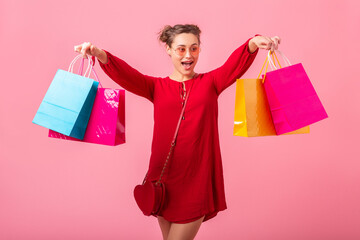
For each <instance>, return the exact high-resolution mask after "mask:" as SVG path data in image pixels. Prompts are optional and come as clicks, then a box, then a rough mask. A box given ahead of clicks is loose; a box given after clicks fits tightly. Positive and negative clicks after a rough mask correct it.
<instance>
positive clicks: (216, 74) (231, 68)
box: [210, 34, 259, 95]
mask: <svg viewBox="0 0 360 240" xmlns="http://www.w3.org/2000/svg"><path fill="white" fill-rule="evenodd" d="M258 35H259V34H256V35H255V36H258ZM251 39H252V38H249V39H248V40H247V41H246V42H245V43H244V44H242V45H241V46H240V47H238V48H237V49H236V50H235V51H234V52H233V53H232V54H231V55H230V57H229V58H228V59H227V60H226V62H225V63H224V64H223V65H222V66H221V67H219V68H217V69H215V70H213V71H211V72H210V73H211V74H212V75H213V81H214V86H215V89H216V91H217V93H218V95H219V94H220V93H221V92H222V91H224V90H225V89H226V88H227V87H229V86H230V85H232V84H233V83H234V82H235V81H236V79H238V78H240V77H241V76H242V75H243V74H244V73H245V72H246V71H247V70H248V68H249V67H250V66H251V64H252V62H253V61H254V60H255V57H256V55H257V53H258V51H259V48H257V47H254V46H249V41H250V40H251ZM250 48H251V49H250ZM253 49H256V50H255V51H254V52H251V51H252V50H253Z"/></svg>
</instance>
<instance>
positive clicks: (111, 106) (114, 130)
mask: <svg viewBox="0 0 360 240" xmlns="http://www.w3.org/2000/svg"><path fill="white" fill-rule="evenodd" d="M82 66H83V62H82V63H81V66H80V70H79V72H82ZM91 67H92V66H91ZM92 72H93V73H94V75H95V76H96V78H97V80H98V81H99V79H98V76H97V75H96V72H95V71H94V69H93V67H92ZM100 86H101V84H100ZM48 136H49V137H52V138H61V139H66V140H74V141H83V142H88V143H97V144H103V145H110V146H115V145H119V144H122V143H125V90H123V89H111V88H102V87H99V88H98V90H97V94H96V97H95V101H94V105H93V108H92V111H91V115H90V119H89V122H88V125H87V128H86V132H85V135H84V139H83V140H79V139H76V138H72V137H69V136H66V135H63V134H61V133H58V132H55V131H53V130H49V135H48Z"/></svg>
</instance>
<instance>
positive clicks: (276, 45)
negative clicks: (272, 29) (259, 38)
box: [271, 36, 280, 49]
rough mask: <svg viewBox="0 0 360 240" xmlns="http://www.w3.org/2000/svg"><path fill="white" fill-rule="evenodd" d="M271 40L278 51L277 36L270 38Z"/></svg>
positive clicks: (278, 39)
mask: <svg viewBox="0 0 360 240" xmlns="http://www.w3.org/2000/svg"><path fill="white" fill-rule="evenodd" d="M271 39H272V40H273V41H274V44H275V49H278V48H279V44H280V38H279V37H278V36H275V37H272V38H271Z"/></svg>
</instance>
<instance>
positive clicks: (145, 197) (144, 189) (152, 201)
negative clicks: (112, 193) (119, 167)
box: [134, 181, 165, 216]
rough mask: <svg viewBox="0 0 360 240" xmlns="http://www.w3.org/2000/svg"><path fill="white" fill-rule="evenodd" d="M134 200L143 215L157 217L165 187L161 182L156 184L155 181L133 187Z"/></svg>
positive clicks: (163, 199) (163, 197) (161, 205)
mask: <svg viewBox="0 0 360 240" xmlns="http://www.w3.org/2000/svg"><path fill="white" fill-rule="evenodd" d="M134 198H135V201H136V203H137V205H138V206H139V208H140V210H141V211H142V212H143V213H144V215H146V216H150V215H151V214H155V215H157V214H158V213H159V212H160V211H161V209H162V207H163V205H164V201H165V185H164V183H162V182H158V183H157V184H156V183H155V181H154V182H151V181H146V182H145V183H144V184H142V185H137V186H136V187H135V189H134Z"/></svg>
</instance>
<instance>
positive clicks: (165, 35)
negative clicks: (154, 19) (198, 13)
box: [158, 24, 201, 47]
mask: <svg viewBox="0 0 360 240" xmlns="http://www.w3.org/2000/svg"><path fill="white" fill-rule="evenodd" d="M180 33H192V34H194V35H195V36H196V37H197V39H198V41H199V46H200V33H201V30H200V28H199V27H198V26H197V25H194V24H176V25H174V26H173V27H171V26H170V25H166V26H165V27H163V29H162V30H161V31H160V32H159V33H158V35H159V37H158V39H159V41H160V42H164V43H166V44H167V45H168V46H169V47H171V44H172V43H173V41H174V38H175V36H176V35H177V34H180Z"/></svg>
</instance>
